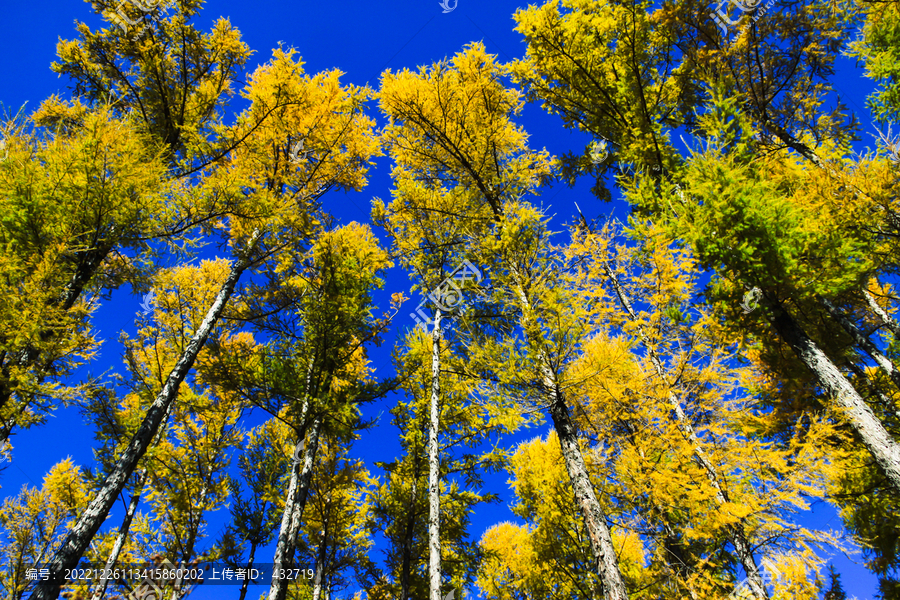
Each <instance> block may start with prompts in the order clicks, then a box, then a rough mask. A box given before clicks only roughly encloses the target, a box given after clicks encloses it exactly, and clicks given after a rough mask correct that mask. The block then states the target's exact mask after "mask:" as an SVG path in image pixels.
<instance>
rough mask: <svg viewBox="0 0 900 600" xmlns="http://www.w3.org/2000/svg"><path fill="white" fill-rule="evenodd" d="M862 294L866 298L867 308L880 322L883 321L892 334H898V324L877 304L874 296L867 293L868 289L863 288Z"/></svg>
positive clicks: (899, 330)
mask: <svg viewBox="0 0 900 600" xmlns="http://www.w3.org/2000/svg"><path fill="white" fill-rule="evenodd" d="M863 296H865V298H866V302H867V303H868V305H869V308H871V309H872V312H873V313H875V315H876V316H877V317H878V318H879V319H881V322H882V323H884V324H885V325H886V326H887V328H888V329H890V330H891V331H892V332H893V333H894V335H900V324H898V323H897V321H895V320H894V319H892V318H891V316H890V315H889V314H887V312H885V310H884V309H883V308H881V306H879V305H878V302H876V301H875V298H874V297H873V296H872V294H870V293H869V290H863Z"/></svg>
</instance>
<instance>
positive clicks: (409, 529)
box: [400, 469, 419, 600]
mask: <svg viewBox="0 0 900 600" xmlns="http://www.w3.org/2000/svg"><path fill="white" fill-rule="evenodd" d="M414 477H415V478H414V479H413V483H412V490H410V496H409V505H408V506H409V508H408V509H407V511H406V531H405V532H404V534H403V546H402V547H401V549H400V554H401V556H402V558H401V562H400V600H409V575H410V570H411V566H412V538H413V532H414V530H415V525H416V485H417V482H418V481H419V472H418V469H416V470H415V475H414Z"/></svg>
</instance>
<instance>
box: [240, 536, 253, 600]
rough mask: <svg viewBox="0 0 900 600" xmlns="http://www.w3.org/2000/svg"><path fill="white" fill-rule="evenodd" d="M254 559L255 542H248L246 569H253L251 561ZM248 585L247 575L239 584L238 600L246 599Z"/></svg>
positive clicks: (248, 575)
mask: <svg viewBox="0 0 900 600" xmlns="http://www.w3.org/2000/svg"><path fill="white" fill-rule="evenodd" d="M255 558H256V542H255V541H252V542H250V556H248V557H247V569H252V568H253V560H254V559H255ZM249 585H250V573H249V572H248V573H247V576H246V577H245V578H244V582H243V583H242V584H241V595H240V596H239V597H238V600H244V598H246V597H247V588H248V586H249Z"/></svg>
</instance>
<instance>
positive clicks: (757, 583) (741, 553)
mask: <svg viewBox="0 0 900 600" xmlns="http://www.w3.org/2000/svg"><path fill="white" fill-rule="evenodd" d="M604 270H605V271H606V275H607V277H609V279H610V281H611V282H612V284H613V288H614V289H615V292H616V297H618V299H619V303H620V304H621V305H622V307H623V308H624V309H625V312H626V313H628V316H629V318H631V320H632V321H633V322H635V323H637V322H638V320H637V314H635V312H634V308H633V307H632V305H631V299H630V298H629V297H628V294H627V293H626V292H625V290H624V289H623V288H622V285H621V284H620V283H619V278H618V277H617V276H616V273H615V271H613V270H612V268H610V266H609V265H608V264H606V265H604ZM637 331H638V336H639V337H640V338H641V343H642V344H643V345H644V348H646V349H647V353H648V354H649V356H650V361H651V362H652V363H653V368H654V370H655V371H656V375H657V377H659V378H660V379H661V380H662V381H663V382H666V376H665V370H664V369H663V364H662V361H661V360H660V359H659V356H658V355H657V353H656V350H655V349H654V348H653V346H652V345H651V344H650V343H649V342H648V339H647V336H646V334H645V333H644V329H643V327H640V326H639V327H638V329H637ZM668 396H669V406H671V407H672V412H673V413H674V414H675V420H676V423H677V425H678V429H679V431H681V434H682V436H683V437H684V438H685V439H686V440H688V442H689V443H690V444H691V447H692V448H693V457H694V462H696V463H697V465H698V466H699V467H700V468H701V469H703V472H704V473H705V475H706V478H707V480H709V482H710V485H712V487H713V489H714V490H715V491H716V503H717V504H718V505H719V506H722V505H724V504H726V503H727V502H728V501H729V498H728V492H727V490H725V488H723V487H722V484H721V482H720V478H719V474H718V472H717V471H716V469H715V467H714V466H713V464H712V462H711V461H710V460H709V457H708V456H707V455H706V451H705V450H704V449H703V446H702V445H701V443H700V439H699V438H698V437H697V434H696V432H695V431H694V427H693V426H692V425H691V422H690V420H689V419H688V418H687V415H686V414H685V413H684V409H683V408H682V407H681V402H679V401H678V398H677V397H676V396H675V394H674V393H673V392H672V391H671V388H669V394H668ZM730 529H731V534H730V535H729V538H730V539H731V544H732V546H734V549H735V553H736V554H737V557H738V560H739V561H740V563H741V566H742V567H744V572H745V573H746V575H747V585H748V587H749V588H750V592H751V593H752V594H753V595H754V596H755V597H756V598H759V599H760V600H767V599H768V597H769V593H768V591H766V586H765V582H764V581H763V578H762V573H761V572H760V570H759V565H757V564H756V557H755V556H754V555H753V546H752V545H751V544H750V542H749V540H748V539H747V533H746V531H745V530H744V525H743V523H742V522H738V523H737V524H735V525H734V526H732V527H730Z"/></svg>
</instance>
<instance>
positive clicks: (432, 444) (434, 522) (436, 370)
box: [428, 308, 441, 600]
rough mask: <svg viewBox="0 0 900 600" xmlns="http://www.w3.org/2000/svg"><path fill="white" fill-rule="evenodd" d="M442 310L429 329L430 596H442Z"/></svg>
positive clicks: (436, 312)
mask: <svg viewBox="0 0 900 600" xmlns="http://www.w3.org/2000/svg"><path fill="white" fill-rule="evenodd" d="M440 350H441V310H440V309H439V308H435V310H434V329H433V330H432V332H431V419H430V423H429V427H428V574H429V578H428V579H429V598H430V600H441V494H440V477H441V473H440V455H439V452H440V449H439V448H438V428H439V427H440V396H441V382H440V375H441V356H440Z"/></svg>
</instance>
